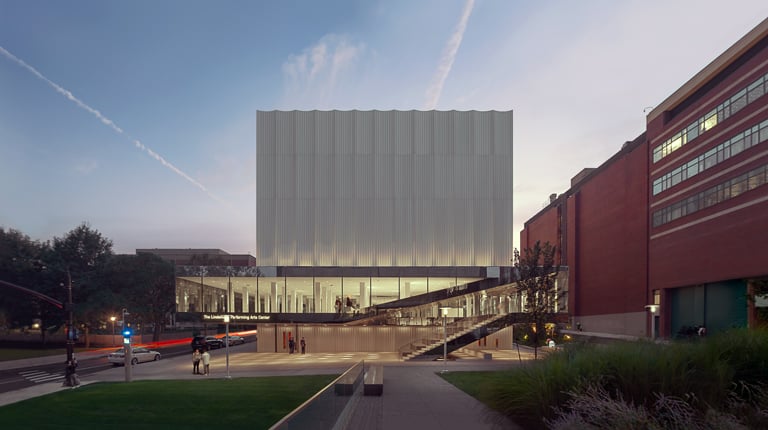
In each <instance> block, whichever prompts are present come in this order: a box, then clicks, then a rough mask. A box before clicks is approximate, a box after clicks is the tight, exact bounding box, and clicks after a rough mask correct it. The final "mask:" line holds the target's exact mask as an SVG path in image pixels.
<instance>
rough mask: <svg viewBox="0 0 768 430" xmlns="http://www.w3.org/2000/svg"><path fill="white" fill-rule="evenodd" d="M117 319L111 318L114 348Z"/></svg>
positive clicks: (113, 344)
mask: <svg viewBox="0 0 768 430" xmlns="http://www.w3.org/2000/svg"><path fill="white" fill-rule="evenodd" d="M116 319H117V317H109V320H110V321H112V346H115V320H116Z"/></svg>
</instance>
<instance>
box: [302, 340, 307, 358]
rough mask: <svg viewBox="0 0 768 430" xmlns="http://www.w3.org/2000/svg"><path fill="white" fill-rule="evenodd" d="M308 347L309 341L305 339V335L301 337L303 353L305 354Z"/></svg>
mask: <svg viewBox="0 0 768 430" xmlns="http://www.w3.org/2000/svg"><path fill="white" fill-rule="evenodd" d="M306 349H307V341H305V340H304V336H302V337H301V353H302V354H304V352H305V351H306Z"/></svg>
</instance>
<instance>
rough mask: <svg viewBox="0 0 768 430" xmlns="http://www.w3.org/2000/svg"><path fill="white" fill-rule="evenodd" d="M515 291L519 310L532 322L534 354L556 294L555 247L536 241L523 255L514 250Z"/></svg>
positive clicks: (557, 270)
mask: <svg viewBox="0 0 768 430" xmlns="http://www.w3.org/2000/svg"><path fill="white" fill-rule="evenodd" d="M512 261H513V267H514V271H515V281H516V288H517V292H518V293H519V294H520V295H521V296H522V297H523V303H524V305H523V310H524V313H525V314H526V316H527V320H528V322H529V323H530V324H532V330H533V333H532V334H533V336H532V337H533V344H534V357H537V356H538V346H539V334H540V333H542V330H544V328H545V324H546V323H547V322H548V320H549V319H550V318H551V316H552V314H553V313H554V312H555V309H556V303H557V301H558V300H560V299H561V298H562V297H560V295H559V293H558V290H557V288H556V283H555V281H556V278H557V274H558V272H559V271H560V266H559V265H557V264H555V247H554V246H553V245H551V244H550V243H549V242H546V243H544V244H543V245H542V244H541V243H540V242H539V241H536V243H535V244H534V245H533V248H526V249H524V250H523V254H522V255H521V254H520V251H518V250H517V249H515V251H514V258H513V260H512Z"/></svg>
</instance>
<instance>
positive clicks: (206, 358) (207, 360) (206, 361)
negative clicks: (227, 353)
mask: <svg viewBox="0 0 768 430" xmlns="http://www.w3.org/2000/svg"><path fill="white" fill-rule="evenodd" d="M200 358H201V359H202V361H203V375H207V374H208V373H209V372H210V371H211V368H210V364H211V354H209V353H208V348H205V350H204V351H203V355H202V356H201V357H200Z"/></svg>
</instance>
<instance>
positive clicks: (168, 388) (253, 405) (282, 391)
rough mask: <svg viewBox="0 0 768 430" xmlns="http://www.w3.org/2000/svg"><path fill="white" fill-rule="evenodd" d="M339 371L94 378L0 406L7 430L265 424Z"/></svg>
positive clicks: (252, 426)
mask: <svg viewBox="0 0 768 430" xmlns="http://www.w3.org/2000/svg"><path fill="white" fill-rule="evenodd" d="M337 376H338V375H315V376H275V377H263V378H235V379H230V380H223V379H221V380H200V381H194V380H192V381H190V380H183V381H177V380H164V381H134V382H131V383H124V382H123V383H95V384H89V385H85V386H83V387H80V388H77V389H74V390H64V391H59V392H57V393H54V394H50V395H47V396H43V397H38V398H34V399H29V400H25V401H22V402H19V403H14V404H10V405H7V406H3V407H0V423H2V428H3V430H11V429H25V430H31V429H35V430H38V429H78V430H87V429H99V430H104V429H109V430H118V429H133V430H136V429H154V428H158V429H164V430H173V429H185V430H186V429H192V428H226V429H227V430H234V429H250V430H256V429H268V428H269V427H270V426H272V425H273V424H274V423H276V422H277V421H278V420H280V419H281V418H282V417H284V416H285V415H287V414H288V413H289V412H290V411H292V410H293V409H295V408H296V407H297V406H299V405H300V404H301V403H303V402H304V401H305V400H307V399H308V398H310V397H311V396H313V395H314V394H315V393H317V392H318V391H320V390H321V389H322V388H323V387H325V386H326V385H328V384H329V383H330V382H331V381H332V380H333V379H334V378H336V377H337Z"/></svg>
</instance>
